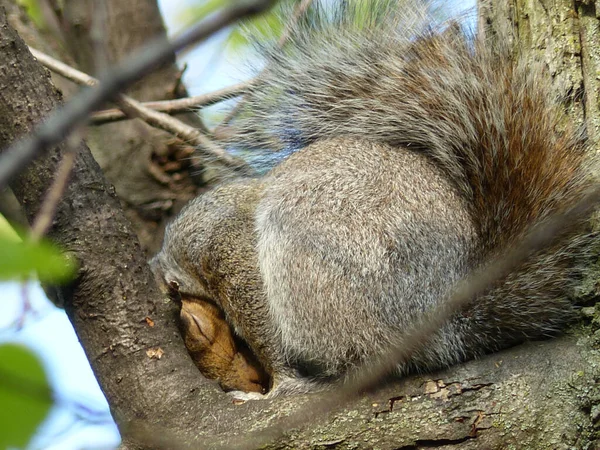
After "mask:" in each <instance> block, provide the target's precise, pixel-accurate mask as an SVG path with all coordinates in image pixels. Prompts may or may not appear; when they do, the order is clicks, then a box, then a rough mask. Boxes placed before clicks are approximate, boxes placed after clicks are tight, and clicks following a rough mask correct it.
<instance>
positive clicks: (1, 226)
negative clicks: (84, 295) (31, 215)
mask: <svg viewBox="0 0 600 450" xmlns="http://www.w3.org/2000/svg"><path fill="white" fill-rule="evenodd" d="M74 273H75V264H74V263H73V261H72V260H71V259H69V258H67V257H65V255H64V254H63V253H62V252H61V251H60V250H59V249H58V248H56V246H55V245H53V244H52V243H50V242H49V241H46V240H41V241H39V242H33V241H31V240H28V239H26V238H25V240H21V238H20V237H19V236H18V235H17V233H16V232H15V231H14V229H13V228H12V227H11V226H10V224H9V223H8V222H7V221H6V220H5V219H4V217H2V216H0V280H15V279H16V280H23V279H26V278H29V277H31V276H32V275H37V278H38V279H39V280H40V281H42V282H51V283H64V282H66V281H69V280H70V279H71V278H72V277H73V274H74Z"/></svg>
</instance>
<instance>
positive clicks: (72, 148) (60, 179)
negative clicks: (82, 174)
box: [29, 133, 81, 242]
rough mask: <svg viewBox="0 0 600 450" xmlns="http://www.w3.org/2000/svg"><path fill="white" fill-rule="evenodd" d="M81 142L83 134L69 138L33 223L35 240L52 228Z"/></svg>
mask: <svg viewBox="0 0 600 450" xmlns="http://www.w3.org/2000/svg"><path fill="white" fill-rule="evenodd" d="M80 142H81V136H80V135H79V133H74V134H73V135H72V136H71V137H70V138H69V139H68V140H67V146H66V151H65V152H64V153H63V157H62V161H61V162H60V164H59V166H58V169H57V171H56V176H55V177H54V181H53V182H52V185H51V186H50V189H48V193H47V194H46V198H45V199H44V201H43V202H42V206H41V207H40V210H39V212H38V213H37V216H36V217H35V220H34V221H33V224H32V225H31V231H30V232H29V235H30V238H31V240H32V241H34V242H35V241H39V240H40V239H41V238H42V237H43V236H44V235H45V234H46V232H47V231H48V228H50V225H51V224H52V220H53V219H54V214H55V212H56V207H57V206H58V202H59V201H60V198H61V197H62V195H63V192H65V189H66V187H67V183H68V182H69V175H71V170H73V166H74V164H75V156H76V154H77V149H78V147H79V143H80Z"/></svg>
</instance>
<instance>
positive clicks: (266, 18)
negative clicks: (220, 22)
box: [179, 0, 298, 50]
mask: <svg viewBox="0 0 600 450" xmlns="http://www.w3.org/2000/svg"><path fill="white" fill-rule="evenodd" d="M233 1H235V0H205V1H203V0H198V1H196V2H195V3H194V4H193V5H191V6H189V7H187V8H185V9H184V10H183V11H182V12H181V14H180V15H179V21H180V23H181V26H182V28H185V27H187V26H189V25H191V24H192V23H195V22H197V21H200V20H202V19H204V18H205V17H207V16H209V15H210V14H212V13H214V12H216V11H218V10H219V9H221V8H224V7H227V6H228V4H230V3H231V2H233ZM296 3H298V0H281V1H279V2H277V4H276V5H275V6H274V7H273V8H271V10H270V11H269V12H267V13H265V14H261V15H260V16H259V17H255V18H252V19H247V20H243V21H242V22H240V23H239V24H238V25H235V26H233V27H232V28H231V29H230V32H229V36H228V38H227V48H228V49H229V50H240V49H243V48H244V47H245V46H247V45H248V44H250V43H252V42H256V41H258V42H264V41H268V40H272V39H277V38H279V36H281V35H282V33H283V30H284V29H285V26H286V23H287V21H288V20H289V11H291V10H292V9H293V8H290V5H294V4H296ZM282 11H286V12H287V13H288V14H287V15H286V14H282Z"/></svg>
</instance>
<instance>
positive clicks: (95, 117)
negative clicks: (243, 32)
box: [90, 79, 255, 125]
mask: <svg viewBox="0 0 600 450" xmlns="http://www.w3.org/2000/svg"><path fill="white" fill-rule="evenodd" d="M254 82H255V79H251V80H248V81H245V82H243V83H237V84H234V85H232V86H228V87H226V88H223V89H219V90H218V91H214V92H209V93H208V94H202V95H195V96H193V97H186V98H178V99H176V100H161V101H155V102H142V106H144V107H146V108H150V109H153V110H155V111H160V112H163V113H165V114H178V113H183V112H189V111H190V110H191V109H193V108H199V107H201V106H210V105H214V104H215V103H219V102H222V101H224V100H229V99H230V98H234V97H238V96H240V95H243V94H245V93H246V92H247V91H248V89H249V88H250V87H251V86H252V84H253V83H254ZM125 119H128V116H127V115H126V114H125V113H123V111H121V110H120V109H117V108H113V109H106V110H104V111H98V112H95V113H93V114H92V115H91V118H90V124H91V125H102V124H104V123H107V122H118V121H119V120H125Z"/></svg>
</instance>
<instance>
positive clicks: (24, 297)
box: [0, 0, 474, 450]
mask: <svg viewBox="0 0 600 450" xmlns="http://www.w3.org/2000/svg"><path fill="white" fill-rule="evenodd" d="M210 1H211V0H159V1H158V2H159V5H160V8H161V11H162V14H163V18H164V21H165V24H166V26H167V28H168V30H169V33H170V34H176V33H178V32H179V31H181V30H182V29H184V28H185V26H186V25H187V24H188V22H189V20H190V18H193V17H194V14H195V12H198V11H200V10H201V9H202V8H203V7H205V6H206V3H209V2H210ZM212 3H214V1H213V2H212ZM439 7H440V9H441V10H442V11H443V13H442V16H443V17H440V18H441V19H442V20H443V19H444V18H447V17H448V16H457V15H461V14H463V13H464V12H465V11H467V10H471V9H473V7H474V1H473V0H469V1H460V0H458V1H457V2H448V4H443V3H441V4H440V6H439ZM231 31H232V30H224V31H223V32H221V33H219V34H217V35H215V36H213V37H211V38H210V39H209V40H208V41H206V42H204V43H203V44H202V45H199V46H197V47H196V48H194V49H193V50H190V51H187V52H185V53H184V54H182V55H179V58H178V62H179V64H180V67H182V68H183V67H186V70H185V72H184V77H183V81H184V83H185V86H186V88H187V89H188V92H189V93H190V95H198V94H201V93H205V92H211V91H214V90H216V89H219V88H222V87H226V86H229V85H231V84H234V83H236V82H239V81H241V80H244V79H247V78H249V77H250V76H251V71H250V69H249V68H248V64H247V61H248V60H252V59H254V58H253V57H252V56H248V55H252V51H250V50H249V48H248V47H247V46H244V45H239V44H238V45H236V43H235V39H233V40H232V39H231ZM228 38H229V39H228ZM225 47H228V48H227V51H226V49H225ZM230 106H231V103H229V104H227V103H222V104H219V105H216V106H214V107H211V108H209V109H207V110H206V111H204V112H203V114H204V117H203V119H204V120H205V122H206V123H209V124H211V123H212V124H214V123H217V121H218V120H219V118H221V117H223V114H225V111H226V110H227V108H228V107H230ZM0 219H1V217H0ZM3 253H4V252H3V249H2V248H0V259H2V258H6V257H7V256H6V254H3ZM3 343H16V344H19V345H23V346H26V347H27V348H29V349H31V350H32V351H33V352H34V353H35V354H36V355H37V356H38V357H39V360H40V361H41V363H42V365H43V368H44V371H45V373H46V376H47V378H48V381H49V384H50V387H51V390H52V393H53V394H52V395H53V406H52V407H51V409H50V412H49V413H48V415H47V416H46V418H45V420H44V421H43V423H42V425H41V426H40V427H39V428H38V430H37V432H36V434H35V436H34V438H33V439H32V440H31V442H30V443H29V444H28V446H27V448H31V449H57V450H58V449H61V450H69V449H113V448H116V447H117V446H118V444H119V442H120V437H119V433H118V431H117V428H116V426H115V425H114V422H113V421H112V418H111V415H110V411H109V409H108V405H107V403H106V400H105V399H104V395H103V394H102V391H101V390H100V388H99V387H98V384H97V382H96V380H95V378H94V375H93V373H92V371H91V369H90V366H89V363H88V361H87V359H86V356H85V354H84V352H83V350H82V348H81V346H80V345H79V342H78V339H77V336H76V335H75V333H74V331H73V328H72V326H71V324H70V322H69V321H68V319H67V317H66V315H65V313H64V311H62V310H61V309H58V308H56V307H55V306H54V305H52V304H51V303H50V302H49V301H48V300H47V299H46V296H45V294H44V292H43V291H42V289H41V288H40V286H39V284H38V283H36V282H28V283H18V282H1V283H0V344H3ZM8 413H10V412H8ZM2 427H3V424H2V423H0V434H1V433H2ZM0 450H3V449H1V448H0Z"/></svg>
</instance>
